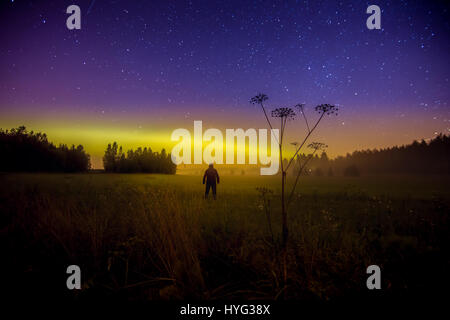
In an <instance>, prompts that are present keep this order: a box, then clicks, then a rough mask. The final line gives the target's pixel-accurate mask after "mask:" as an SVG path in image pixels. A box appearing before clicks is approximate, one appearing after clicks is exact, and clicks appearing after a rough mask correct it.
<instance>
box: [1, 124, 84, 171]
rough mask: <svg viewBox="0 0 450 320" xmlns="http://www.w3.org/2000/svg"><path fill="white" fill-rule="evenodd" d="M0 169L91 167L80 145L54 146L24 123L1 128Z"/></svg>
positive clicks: (82, 169) (26, 169) (51, 169)
mask: <svg viewBox="0 0 450 320" xmlns="http://www.w3.org/2000/svg"><path fill="white" fill-rule="evenodd" d="M0 154H1V155H2V156H1V157H0V171H4V172H19V171H20V172H82V171H87V170H89V169H90V168H91V161H90V157H89V155H88V154H87V153H86V152H85V150H84V148H83V146H82V145H78V146H77V147H75V145H72V146H71V147H68V146H67V145H65V144H60V145H59V146H55V145H54V144H53V143H51V142H49V141H48V140H47V135H46V134H45V133H41V132H37V133H36V132H33V131H27V129H26V128H25V126H21V127H18V128H13V129H11V130H3V129H0Z"/></svg>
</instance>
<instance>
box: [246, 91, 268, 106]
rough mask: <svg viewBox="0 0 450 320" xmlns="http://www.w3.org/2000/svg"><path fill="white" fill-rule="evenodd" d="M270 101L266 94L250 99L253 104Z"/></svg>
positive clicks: (259, 94)
mask: <svg viewBox="0 0 450 320" xmlns="http://www.w3.org/2000/svg"><path fill="white" fill-rule="evenodd" d="M266 100H269V97H268V96H267V95H265V94H264V93H258V94H257V95H256V96H254V97H253V98H251V99H250V103H251V104H261V103H263V102H264V101H266Z"/></svg>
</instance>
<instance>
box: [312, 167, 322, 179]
mask: <svg viewBox="0 0 450 320" xmlns="http://www.w3.org/2000/svg"><path fill="white" fill-rule="evenodd" d="M314 175H315V176H316V177H322V176H323V171H322V169H320V168H316V169H315V170H314Z"/></svg>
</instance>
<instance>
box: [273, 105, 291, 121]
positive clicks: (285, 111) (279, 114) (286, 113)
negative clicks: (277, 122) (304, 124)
mask: <svg viewBox="0 0 450 320" xmlns="http://www.w3.org/2000/svg"><path fill="white" fill-rule="evenodd" d="M272 117H274V118H288V119H294V118H295V112H294V110H292V109H291V108H277V109H275V110H273V111H272Z"/></svg>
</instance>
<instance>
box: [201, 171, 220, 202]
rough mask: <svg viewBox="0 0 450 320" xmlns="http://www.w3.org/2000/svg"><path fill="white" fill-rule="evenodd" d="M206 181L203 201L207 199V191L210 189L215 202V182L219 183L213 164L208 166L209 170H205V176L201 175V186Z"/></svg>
mask: <svg viewBox="0 0 450 320" xmlns="http://www.w3.org/2000/svg"><path fill="white" fill-rule="evenodd" d="M205 180H206V190H205V199H207V198H208V194H209V189H210V188H212V192H213V197H214V200H216V181H217V183H219V174H218V173H217V170H216V169H214V166H213V164H212V163H211V164H210V165H209V168H208V169H206V171H205V174H204V175H203V184H205Z"/></svg>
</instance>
